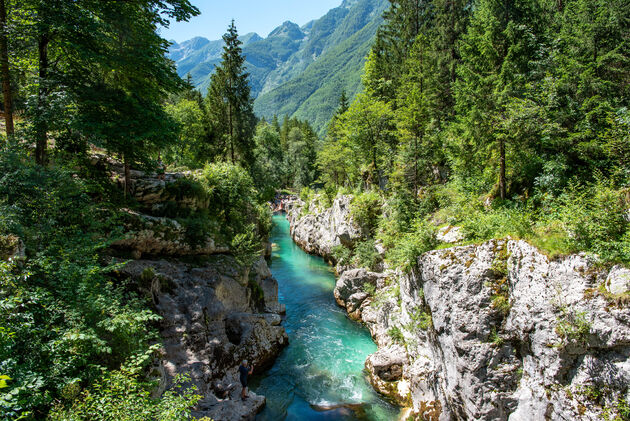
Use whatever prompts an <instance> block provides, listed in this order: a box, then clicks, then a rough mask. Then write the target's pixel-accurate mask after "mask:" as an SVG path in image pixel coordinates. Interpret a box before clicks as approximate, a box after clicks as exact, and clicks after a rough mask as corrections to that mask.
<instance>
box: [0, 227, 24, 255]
mask: <svg viewBox="0 0 630 421" xmlns="http://www.w3.org/2000/svg"><path fill="white" fill-rule="evenodd" d="M25 257H26V249H25V247H24V242H23V241H22V240H21V239H20V238H19V237H17V236H15V235H12V234H9V235H0V261H2V260H22V259H24V258H25Z"/></svg>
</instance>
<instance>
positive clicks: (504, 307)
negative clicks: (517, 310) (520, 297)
mask: <svg viewBox="0 0 630 421" xmlns="http://www.w3.org/2000/svg"><path fill="white" fill-rule="evenodd" d="M492 308H494V309H495V310H496V311H498V312H499V313H500V314H501V315H502V316H503V317H505V316H507V315H508V314H509V312H510V309H511V308H512V304H510V300H509V299H508V297H506V296H505V295H504V294H495V295H493V296H492Z"/></svg>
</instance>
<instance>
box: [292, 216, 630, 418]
mask: <svg viewBox="0 0 630 421" xmlns="http://www.w3.org/2000/svg"><path fill="white" fill-rule="evenodd" d="M331 212H333V211H332V210H331V209H329V210H327V211H324V212H323V214H324V216H319V215H311V216H309V217H304V218H298V219H295V217H293V220H292V223H293V224H295V226H296V227H299V232H300V233H303V232H307V233H315V232H322V231H325V230H326V229H327V228H328V229H329V230H330V233H329V234H328V237H326V236H325V235H323V234H322V235H310V236H306V237H304V236H301V235H302V234H299V235H300V236H301V237H300V238H301V239H302V241H308V239H309V238H313V239H315V240H316V241H320V242H319V243H318V244H317V245H314V244H309V246H308V247H309V248H310V250H315V251H317V250H321V249H322V242H321V240H319V239H321V238H331V237H333V236H334V235H335V233H336V232H337V231H336V230H337V228H336V227H337V226H338V224H337V223H335V225H333V224H329V222H328V221H331V220H333V219H334V218H330V217H329V216H326V215H329V214H330V213H331ZM289 217H290V220H291V219H292V217H291V212H289ZM307 218H308V219H307ZM327 224H329V225H327ZM346 224H351V221H348V220H346ZM292 232H298V231H297V228H296V229H294V230H292ZM298 243H300V242H298ZM629 287H630V271H629V270H627V269H624V268H621V267H615V268H612V269H603V268H598V267H597V265H596V264H595V262H593V261H592V259H590V258H589V257H587V256H585V255H574V256H569V257H565V258H562V259H557V260H550V259H549V258H547V257H546V256H545V255H544V254H543V253H541V252H540V251H539V250H537V249H536V248H534V247H533V246H531V245H529V244H528V243H526V242H524V241H516V240H510V239H505V240H494V241H489V242H486V243H484V244H480V245H470V246H460V247H452V248H449V249H444V250H436V251H431V252H428V253H425V254H424V255H422V256H418V259H417V265H416V267H415V269H414V270H413V271H412V272H411V273H409V274H405V273H402V272H401V271H399V270H387V271H385V272H383V273H374V272H369V271H367V270H365V269H352V270H346V271H344V272H343V274H342V275H341V277H340V278H339V280H338V282H337V286H336V288H335V298H336V300H337V302H338V303H339V304H340V305H341V306H343V307H345V308H346V310H347V311H348V313H349V315H350V316H351V317H353V318H355V319H357V320H361V321H363V322H365V323H366V325H367V326H368V328H369V329H370V331H371V333H372V336H373V338H374V340H375V342H376V343H377V345H378V347H379V348H378V351H377V352H376V353H375V354H373V355H371V356H370V357H369V358H368V360H367V361H366V368H367V369H368V372H369V374H370V380H371V382H372V384H373V386H374V387H375V388H376V389H377V390H378V391H380V392H381V393H383V394H385V395H388V396H390V397H392V398H394V399H396V400H397V401H398V402H399V403H401V404H402V405H404V406H407V407H409V408H411V411H412V412H413V413H414V414H416V416H417V417H418V419H427V420H456V419H480V420H512V421H517V420H519V421H520V420H544V419H549V420H567V419H577V420H596V419H605V418H606V417H608V418H610V419H614V417H615V416H620V417H621V418H619V419H627V417H628V412H629V411H628V406H627V402H628V397H627V394H628V385H630V360H629V359H628V356H629V355H630V308H629V307H628V305H627V302H628V301H627V298H628V294H627V292H628V290H629ZM623 417H626V418H623Z"/></svg>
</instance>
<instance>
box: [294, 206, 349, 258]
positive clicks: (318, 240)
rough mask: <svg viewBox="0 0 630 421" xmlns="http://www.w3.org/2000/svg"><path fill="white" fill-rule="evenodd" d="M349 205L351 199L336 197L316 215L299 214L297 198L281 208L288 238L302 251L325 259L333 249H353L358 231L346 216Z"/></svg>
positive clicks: (330, 256) (330, 254)
mask: <svg viewBox="0 0 630 421" xmlns="http://www.w3.org/2000/svg"><path fill="white" fill-rule="evenodd" d="M351 202H352V197H351V196H339V197H337V198H335V200H334V201H333V204H332V206H331V207H330V208H328V209H323V210H322V211H321V212H318V213H317V214H308V215H302V209H303V208H304V206H305V204H304V202H302V201H301V200H300V199H297V198H296V199H294V200H292V201H289V202H288V203H287V204H286V206H285V208H286V210H287V218H288V219H289V222H290V224H291V237H292V238H293V240H294V241H295V242H296V243H297V244H298V245H299V246H300V247H301V248H302V249H304V250H305V251H306V252H308V253H312V254H317V255H319V256H322V257H324V258H326V259H329V260H330V259H331V258H332V249H333V248H334V247H335V246H339V245H343V246H345V247H353V245H354V243H355V242H356V241H357V240H358V239H359V238H361V230H360V228H359V227H357V226H356V224H355V223H354V222H353V221H352V218H351V217H350V203H351Z"/></svg>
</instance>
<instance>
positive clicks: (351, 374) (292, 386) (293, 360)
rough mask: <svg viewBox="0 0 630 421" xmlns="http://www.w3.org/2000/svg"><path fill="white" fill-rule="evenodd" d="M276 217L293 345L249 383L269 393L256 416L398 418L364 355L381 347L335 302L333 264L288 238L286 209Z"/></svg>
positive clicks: (276, 269)
mask: <svg viewBox="0 0 630 421" xmlns="http://www.w3.org/2000/svg"><path fill="white" fill-rule="evenodd" d="M273 221H274V228H273V232H272V238H271V241H272V242H273V243H274V250H273V255H272V260H271V265H270V268H271V272H272V273H273V275H274V276H275V277H276V279H277V280H278V287H279V298H280V302H281V303H284V304H286V307H287V315H286V320H285V321H284V322H283V325H284V327H285V328H286V330H287V333H288V335H289V346H288V347H287V348H285V350H284V351H283V352H282V354H281V355H280V356H279V357H278V359H277V360H276V362H275V364H274V366H273V367H272V368H271V369H270V370H269V371H268V372H266V373H265V374H264V375H262V376H257V377H254V378H253V379H252V381H251V389H252V390H253V391H255V392H256V393H258V394H262V395H265V396H266V397H267V406H266V407H265V410H264V411H263V412H262V413H261V414H259V415H258V417H257V418H256V419H257V420H258V421H279V420H344V421H345V420H396V419H397V418H398V413H399V410H398V409H397V408H396V407H394V406H392V405H390V404H388V403H387V402H385V401H384V400H383V399H382V398H381V397H380V396H379V395H378V394H377V393H376V392H374V390H373V389H372V387H371V386H370V384H369V383H368V382H367V380H366V378H365V374H364V372H363V365H364V362H365V358H366V357H367V356H368V355H369V354H371V353H373V352H375V351H376V345H375V344H374V343H373V342H372V339H371V337H370V334H369V332H368V330H367V329H366V328H365V327H363V326H361V325H359V324H358V323H355V322H353V321H351V320H350V319H348V318H347V317H346V313H345V311H344V310H343V309H341V308H339V307H337V304H336V303H335V299H334V296H333V289H334V287H335V276H334V273H333V272H332V269H331V268H330V267H329V266H328V265H327V264H326V263H325V262H324V260H323V259H321V258H318V257H314V256H311V255H309V254H307V253H305V252H304V251H302V250H301V249H300V248H299V247H298V246H297V245H296V244H295V243H294V242H293V241H292V240H291V237H290V235H289V222H288V221H287V219H286V218H285V217H284V215H274V217H273ZM314 407H315V408H318V407H326V408H331V407H332V408H335V409H332V410H321V408H319V410H317V409H315V408H314Z"/></svg>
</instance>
